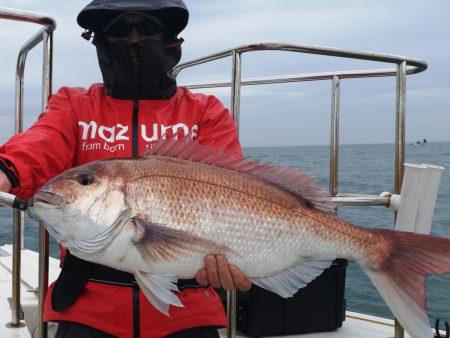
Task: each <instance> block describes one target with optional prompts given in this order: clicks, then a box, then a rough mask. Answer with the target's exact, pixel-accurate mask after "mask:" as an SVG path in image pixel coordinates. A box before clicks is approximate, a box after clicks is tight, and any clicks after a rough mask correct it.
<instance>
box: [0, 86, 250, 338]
mask: <svg viewBox="0 0 450 338" xmlns="http://www.w3.org/2000/svg"><path fill="white" fill-rule="evenodd" d="M174 133H178V135H186V134H191V135H193V136H194V137H196V138H197V140H199V142H201V143H210V142H212V141H213V140H214V144H215V147H217V148H219V147H220V148H223V149H224V150H225V151H226V152H228V153H230V154H235V156H237V157H242V150H241V147H240V144H239V141H238V138H237V133H236V125H235V124H234V122H233V120H232V118H231V116H230V114H229V112H228V110H227V109H226V108H224V106H223V105H222V104H221V103H220V102H219V101H218V100H217V99H216V98H215V97H213V96H207V95H203V94H194V93H192V92H190V91H189V90H188V89H186V88H178V90H177V92H176V94H175V95H174V96H173V97H172V98H170V99H168V100H141V101H139V104H138V105H136V104H134V103H133V101H131V100H118V99H114V98H112V97H110V96H107V95H106V91H105V88H104V87H103V85H100V84H95V85H92V86H91V87H90V88H89V89H88V90H86V89H82V88H67V87H64V88H61V89H60V90H59V91H58V92H57V93H56V94H54V95H53V96H52V98H51V100H50V101H49V104H48V107H47V110H46V111H45V112H43V113H42V114H41V115H40V117H39V119H38V121H37V122H36V123H35V124H34V125H33V126H32V127H31V128H30V129H28V130H27V131H26V132H23V133H21V134H18V135H15V136H13V137H12V138H11V139H10V140H9V141H8V142H7V143H6V144H5V145H3V146H1V147H0V161H2V162H3V163H4V164H7V166H8V168H9V169H10V170H12V171H13V173H14V174H15V176H16V177H17V178H18V181H19V183H20V186H19V187H16V188H14V189H13V191H12V193H13V194H15V195H17V196H19V197H21V198H24V199H28V198H30V197H31V196H33V194H34V192H35V191H36V190H37V189H38V188H39V187H40V186H41V185H43V184H44V183H45V182H46V181H48V180H49V179H50V178H52V177H54V176H56V175H58V174H59V173H61V172H62V171H64V170H66V169H69V168H72V167H74V166H78V165H82V164H85V163H88V162H91V161H94V160H99V159H105V158H117V157H122V158H123V157H132V156H136V155H137V154H136V153H138V154H141V153H142V152H143V151H144V150H145V149H146V147H147V146H149V145H150V144H152V143H153V142H155V141H156V140H158V139H160V138H168V137H170V136H171V135H173V134H174ZM52 287H53V286H51V287H50V290H49V293H48V295H47V300H46V305H45V313H44V319H45V320H46V321H57V320H65V321H75V322H79V323H83V324H86V325H89V326H92V327H96V328H98V329H99V330H102V331H105V332H108V333H110V334H112V335H115V336H118V337H121V338H122V337H124V338H126V337H132V334H133V313H132V312H133V311H132V310H133V306H132V288H130V287H121V286H114V285H106V284H100V283H94V282H89V281H88V282H86V284H85V287H84V289H83V291H82V292H81V294H80V295H79V297H78V298H77V299H76V301H75V302H74V304H73V305H72V306H71V307H70V308H68V309H66V310H64V311H61V312H55V311H53V310H52V308H51V303H50V295H51V292H52ZM179 298H180V300H181V302H182V303H183V304H184V306H185V307H184V308H174V307H171V308H170V317H167V316H165V315H164V314H162V313H160V312H159V311H158V310H156V309H155V308H154V307H153V306H152V305H151V304H150V303H149V302H148V301H147V299H146V298H145V296H144V295H143V294H142V293H141V292H140V313H141V317H140V328H141V337H142V338H147V337H148V338H154V337H162V336H165V335H168V334H170V333H172V332H176V331H179V330H183V329H187V328H190V327H197V326H206V325H214V326H224V325H226V317H225V314H224V311H223V307H222V304H221V302H220V299H219V297H218V296H217V294H216V293H215V291H214V290H213V289H212V288H197V289H189V288H188V289H185V290H184V291H183V292H181V293H180V294H179Z"/></svg>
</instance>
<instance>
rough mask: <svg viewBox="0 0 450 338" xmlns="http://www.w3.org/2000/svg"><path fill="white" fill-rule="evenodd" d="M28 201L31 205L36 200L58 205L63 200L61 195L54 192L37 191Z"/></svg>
mask: <svg viewBox="0 0 450 338" xmlns="http://www.w3.org/2000/svg"><path fill="white" fill-rule="evenodd" d="M30 202H31V206H34V205H35V204H36V203H37V202H40V203H45V204H50V205H53V206H59V205H61V204H62V203H63V202H64V200H63V198H62V197H61V196H59V195H58V194H55V193H54V192H50V191H38V192H37V193H36V194H35V195H34V197H33V198H32V199H31V201H30Z"/></svg>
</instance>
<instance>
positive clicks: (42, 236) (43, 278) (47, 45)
mask: <svg viewBox="0 0 450 338" xmlns="http://www.w3.org/2000/svg"><path fill="white" fill-rule="evenodd" d="M43 47H44V57H43V58H44V62H43V68H42V111H44V110H45V109H46V108H47V104H48V100H49V99H50V95H51V93H52V76H53V68H52V65H53V59H52V58H53V32H44V36H43ZM48 272H49V235H48V232H47V230H46V229H45V226H44V224H43V223H42V222H39V302H38V308H39V309H38V314H39V317H38V318H39V326H38V337H39V338H47V336H48V330H47V326H48V325H47V323H45V322H44V303H45V297H46V296H47V291H48Z"/></svg>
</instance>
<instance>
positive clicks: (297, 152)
mask: <svg viewBox="0 0 450 338" xmlns="http://www.w3.org/2000/svg"><path fill="white" fill-rule="evenodd" d="M329 152H330V151H329V147H328V146H299V147H273V148H272V147H265V148H247V149H244V153H245V155H246V156H248V157H250V158H253V159H258V160H261V162H271V163H278V164H283V165H289V166H293V167H296V168H298V169H300V170H302V171H304V172H307V173H310V174H311V175H313V176H315V177H317V178H318V184H319V185H322V186H323V187H325V188H327V187H328V182H329V181H328V175H329ZM394 159H395V154H394V145H393V144H370V145H342V146H341V147H340V152H339V188H338V189H339V192H340V193H362V194H373V195H378V194H380V193H381V192H383V191H389V192H393V190H394ZM406 162H409V163H415V164H423V163H425V164H434V165H439V166H443V167H446V168H448V169H447V170H445V171H444V172H443V174H442V178H441V184H440V188H439V194H438V198H437V202H436V209H435V214H434V218H433V227H432V234H434V235H439V236H443V237H447V238H450V142H436V143H433V142H430V143H427V144H426V145H407V146H406ZM338 213H339V217H341V218H343V219H345V220H348V221H350V222H352V223H355V224H359V225H362V226H365V227H377V228H393V224H394V214H393V212H392V210H390V209H387V208H385V207H378V206H376V207H354V206H353V207H350V206H341V207H339V209H338ZM10 215H11V210H10V209H0V245H2V244H4V243H11V241H12V239H11V235H12V231H11V225H10ZM38 237H39V236H38V231H37V224H36V222H32V221H26V224H25V247H26V248H29V249H31V250H37V248H38ZM50 254H51V255H52V256H53V257H57V256H58V248H57V244H56V243H55V242H54V241H51V248H50ZM449 259H450V257H449ZM426 294H427V305H428V314H429V317H430V322H431V323H434V321H435V320H436V319H438V318H439V319H440V320H441V322H442V321H445V320H446V321H449V322H450V274H447V275H444V276H431V277H428V278H427V285H426ZM345 297H346V300H347V309H348V310H350V311H356V312H362V313H365V314H370V315H376V316H381V317H386V318H392V315H391V313H390V311H389V309H388V308H387V306H386V305H385V304H384V302H383V300H382V299H381V297H380V296H379V294H378V292H377V291H376V290H375V288H374V287H373V286H372V284H371V282H370V281H369V279H368V278H367V277H366V275H365V274H364V273H363V272H362V271H361V270H360V269H359V267H358V266H357V265H356V264H353V263H350V264H349V267H348V270H347V280H346V295H345Z"/></svg>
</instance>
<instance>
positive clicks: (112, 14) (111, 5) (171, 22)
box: [77, 0, 189, 36]
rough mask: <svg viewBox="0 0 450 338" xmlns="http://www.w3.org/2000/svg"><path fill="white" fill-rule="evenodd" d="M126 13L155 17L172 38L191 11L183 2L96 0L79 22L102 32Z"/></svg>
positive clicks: (82, 11) (184, 25)
mask: <svg viewBox="0 0 450 338" xmlns="http://www.w3.org/2000/svg"><path fill="white" fill-rule="evenodd" d="M125 12H143V13H146V14H149V15H152V16H155V17H156V18H158V19H159V20H160V21H161V22H162V23H163V25H164V27H165V30H166V33H167V34H168V35H171V36H177V35H178V34H179V33H180V32H181V31H182V30H183V29H184V28H185V27H186V25H187V23H188V20H189V11H188V9H187V7H186V5H185V4H184V2H183V1H182V0H94V1H92V2H91V3H89V4H88V5H87V6H86V7H84V8H83V9H82V10H81V12H80V13H79V14H78V17H77V22H78V24H79V25H80V26H81V27H82V28H85V29H87V30H91V31H94V32H101V31H103V29H104V28H105V27H106V25H108V24H109V23H110V22H111V21H112V20H114V19H115V18H116V17H117V16H119V15H121V14H123V13H125Z"/></svg>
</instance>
